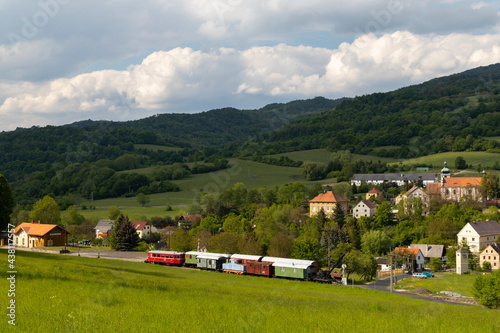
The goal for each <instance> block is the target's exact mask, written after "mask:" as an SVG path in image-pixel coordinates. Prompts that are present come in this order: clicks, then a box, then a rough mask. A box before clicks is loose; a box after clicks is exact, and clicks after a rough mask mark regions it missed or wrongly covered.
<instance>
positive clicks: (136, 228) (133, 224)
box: [130, 221, 148, 230]
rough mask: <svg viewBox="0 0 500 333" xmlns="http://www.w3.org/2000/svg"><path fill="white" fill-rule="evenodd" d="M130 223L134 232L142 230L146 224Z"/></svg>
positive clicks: (139, 222)
mask: <svg viewBox="0 0 500 333" xmlns="http://www.w3.org/2000/svg"><path fill="white" fill-rule="evenodd" d="M130 223H132V226H133V227H134V229H135V230H144V227H145V226H146V225H147V224H148V222H145V221H131V222H130Z"/></svg>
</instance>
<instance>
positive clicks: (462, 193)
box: [427, 162, 484, 202]
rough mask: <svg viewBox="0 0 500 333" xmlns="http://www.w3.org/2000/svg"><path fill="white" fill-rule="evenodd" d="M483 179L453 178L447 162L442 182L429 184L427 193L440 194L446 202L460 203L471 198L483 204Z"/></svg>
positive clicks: (442, 171)
mask: <svg viewBox="0 0 500 333" xmlns="http://www.w3.org/2000/svg"><path fill="white" fill-rule="evenodd" d="M480 189H481V177H451V171H450V169H448V167H447V165H446V162H444V168H443V169H441V181H440V182H438V183H432V184H427V193H429V194H439V195H441V197H442V198H443V199H445V200H451V201H456V202H460V201H461V200H462V198H464V197H469V198H471V199H472V200H474V201H479V202H483V199H484V198H483V196H482V194H481V191H480Z"/></svg>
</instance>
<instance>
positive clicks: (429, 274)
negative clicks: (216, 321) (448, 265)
mask: <svg viewBox="0 0 500 333" xmlns="http://www.w3.org/2000/svg"><path fill="white" fill-rule="evenodd" d="M422 274H424V275H425V276H427V277H434V274H432V273H429V272H422Z"/></svg>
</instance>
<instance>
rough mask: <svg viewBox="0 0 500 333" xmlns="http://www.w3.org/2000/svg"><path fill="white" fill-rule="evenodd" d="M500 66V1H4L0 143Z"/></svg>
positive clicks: (380, 88) (390, 86) (0, 12)
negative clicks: (34, 131)
mask: <svg viewBox="0 0 500 333" xmlns="http://www.w3.org/2000/svg"><path fill="white" fill-rule="evenodd" d="M499 61H500V1H498V0H497V1H465V0H463V1H462V0H406V1H405V0H401V1H397V0H357V1H352V0H349V1H347V0H334V1H332V0H307V1H304V0H302V1H298V0H146V1H137V0H120V1H118V0H98V1H97V0H85V1H78V0H33V1H31V0H29V1H28V0H27V1H16V0H0V131H10V130H14V129H16V128H17V127H31V126H46V125H62V124H68V123H72V122H75V121H79V120H86V119H93V120H114V121H124V120H131V119H140V118H145V117H148V116H151V115H154V114H158V113H179V112H183V113H194V112H201V111H207V110H210V109H214V108H221V107H236V108H241V109H254V108H260V107H263V106H265V105H266V104H269V103H275V102H287V101H291V100H296V99H306V98H313V97H316V96H324V97H327V98H332V99H334V98H340V97H354V96H359V95H363V94H369V93H373V92H385V91H391V90H395V89H398V88H400V87H404V86H408V85H412V84H418V83H421V82H424V81H427V80H429V79H432V78H435V77H439V76H444V75H449V74H453V73H459V72H462V71H465V70H467V69H471V68H475V67H479V66H485V65H489V64H493V63H497V62H499Z"/></svg>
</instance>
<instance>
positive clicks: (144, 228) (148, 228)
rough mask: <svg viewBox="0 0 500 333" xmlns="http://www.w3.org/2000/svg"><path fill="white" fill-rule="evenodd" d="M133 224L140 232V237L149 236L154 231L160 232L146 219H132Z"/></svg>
mask: <svg viewBox="0 0 500 333" xmlns="http://www.w3.org/2000/svg"><path fill="white" fill-rule="evenodd" d="M130 223H132V226H134V229H135V231H137V233H138V234H139V238H145V237H148V236H149V234H151V233H153V232H158V230H157V229H156V228H155V227H153V226H152V225H150V224H149V223H148V222H145V221H131V222H130Z"/></svg>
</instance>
